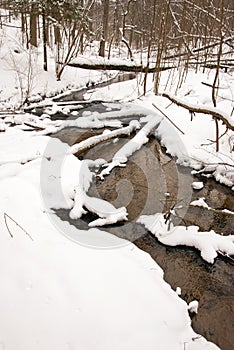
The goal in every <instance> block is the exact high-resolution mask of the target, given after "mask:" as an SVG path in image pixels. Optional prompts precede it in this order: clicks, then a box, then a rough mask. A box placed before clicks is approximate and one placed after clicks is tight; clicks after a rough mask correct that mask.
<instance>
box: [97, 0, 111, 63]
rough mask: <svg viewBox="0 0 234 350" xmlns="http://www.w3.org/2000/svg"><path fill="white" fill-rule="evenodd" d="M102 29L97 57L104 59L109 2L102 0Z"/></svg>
mask: <svg viewBox="0 0 234 350" xmlns="http://www.w3.org/2000/svg"><path fill="white" fill-rule="evenodd" d="M103 5H104V10H103V29H102V37H101V40H100V47H99V56H102V57H105V43H106V41H107V38H108V22H109V0H103Z"/></svg>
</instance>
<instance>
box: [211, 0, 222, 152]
mask: <svg viewBox="0 0 234 350" xmlns="http://www.w3.org/2000/svg"><path fill="white" fill-rule="evenodd" d="M220 11H221V16H220V45H219V51H218V57H217V67H216V73H215V77H214V81H213V86H212V101H213V105H214V107H216V105H217V103H216V91H217V92H218V89H216V83H217V81H218V79H219V69H220V60H221V56H222V50H223V39H224V38H223V33H222V30H223V0H221V3H220ZM214 119H215V128H216V132H215V133H216V152H218V151H219V123H218V120H217V118H215V117H214Z"/></svg>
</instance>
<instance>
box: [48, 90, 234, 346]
mask: <svg viewBox="0 0 234 350" xmlns="http://www.w3.org/2000/svg"><path fill="white" fill-rule="evenodd" d="M86 91H87V89H84V90H82V91H80V92H77V93H73V94H72V95H68V96H66V97H65V98H64V99H63V101H69V100H74V99H76V100H82V97H83V94H84V92H86ZM94 110H97V111H99V112H104V111H105V110H106V105H105V104H102V103H95V104H94V103H91V104H86V105H85V106H84V108H82V109H80V110H79V115H82V113H83V112H84V111H94ZM58 117H60V118H63V117H64V116H61V115H60V116H58V115H56V116H55V117H54V118H55V119H56V118H58ZM76 117H77V116H76ZM69 119H70V118H69ZM130 119H131V118H130ZM132 119H134V116H132ZM128 121H129V118H128ZM102 131H103V130H100V129H99V130H89V129H78V128H74V127H69V128H65V129H63V130H61V131H59V132H58V133H56V134H54V135H53V137H57V138H59V139H60V140H62V141H64V142H66V143H68V144H69V145H72V144H74V143H77V142H79V141H82V140H84V139H86V138H88V137H90V136H93V135H96V134H99V133H101V132H102ZM126 141H127V137H121V138H119V139H118V141H117V142H113V141H109V142H108V147H107V144H106V143H103V144H99V145H98V146H95V147H94V148H93V149H91V150H89V151H87V152H86V153H85V154H83V155H82V157H79V158H80V159H97V158H104V159H106V160H107V161H110V160H111V158H112V156H113V155H114V154H115V152H116V151H117V150H118V149H119V148H120V147H122V146H123V144H125V143H126ZM191 170H192V169H190V168H185V167H181V166H178V165H177V164H176V163H175V161H174V160H173V159H172V158H171V157H169V156H168V155H167V154H166V152H165V149H163V148H162V147H161V146H160V143H159V142H158V140H156V139H155V137H153V136H151V137H150V141H149V142H148V143H147V144H146V145H145V146H144V147H143V148H141V149H140V150H139V151H138V152H136V153H135V154H133V155H132V157H131V158H130V160H129V162H128V163H127V165H126V167H124V168H115V169H114V170H113V171H112V172H111V174H110V175H109V176H107V177H106V178H105V180H104V181H102V180H100V179H98V178H97V180H96V183H94V184H93V185H92V186H91V188H90V191H89V194H90V195H94V196H99V197H101V198H103V199H105V200H108V201H109V202H111V203H112V204H113V205H115V206H116V207H121V206H126V208H127V211H128V221H127V222H126V223H118V224H115V225H111V226H108V227H103V228H101V229H103V230H105V231H108V232H111V233H112V234H114V235H117V236H119V237H121V238H126V239H128V240H130V241H132V242H134V244H136V245H137V246H138V247H139V248H140V249H142V250H144V251H145V252H147V253H149V254H150V255H151V257H152V258H153V259H154V260H155V261H156V262H157V263H158V264H159V265H160V266H161V267H162V269H163V270H164V278H165V280H166V281H167V282H168V283H169V284H170V285H171V287H172V288H173V289H174V290H175V289H176V288H177V287H180V288H181V290H182V293H181V298H183V299H184V300H185V301H186V302H187V303H189V302H190V301H192V300H194V299H196V300H198V301H199V308H198V314H192V315H191V319H192V326H193V329H194V330H195V331H196V332H197V333H200V334H202V335H204V336H205V337H206V338H207V339H208V340H210V341H212V342H214V343H215V344H217V345H218V346H219V347H220V348H221V349H222V350H232V349H233V343H234V333H233V329H234V288H233V287H234V279H233V275H232V272H233V264H234V263H233V260H232V259H231V258H227V257H224V256H221V255H219V256H218V258H217V259H216V261H215V263H214V264H213V265H211V264H209V263H207V262H205V261H204V260H202V258H201V257H200V252H199V251H197V250H196V249H193V248H189V247H183V246H180V247H167V246H164V245H162V244H161V243H159V242H158V240H157V239H156V238H155V237H154V236H153V235H152V234H151V233H149V232H148V231H147V230H146V229H145V227H143V226H142V225H140V224H137V223H136V220H137V218H138V217H139V215H142V214H154V213H156V212H165V211H166V210H168V209H169V208H170V207H171V206H172V203H173V201H180V200H182V201H183V202H186V203H187V204H188V203H190V202H191V201H192V200H195V199H198V198H199V197H205V200H206V202H207V203H208V205H209V206H210V207H211V208H215V209H224V208H225V209H229V210H230V211H234V199H233V192H232V191H231V189H230V188H228V187H226V186H223V185H221V184H219V183H217V182H216V181H214V180H213V179H211V178H207V177H204V176H202V175H196V176H193V175H191ZM193 181H203V183H204V187H203V188H202V189H201V190H192V182H193ZM56 213H57V215H58V216H59V217H60V218H61V219H62V220H67V221H69V222H70V223H71V224H72V225H74V226H76V227H78V228H85V229H88V222H90V221H91V220H92V219H93V215H91V214H87V215H85V217H84V218H83V217H82V220H79V219H78V220H71V219H70V218H69V215H68V214H69V211H68V210H63V209H61V210H57V211H56ZM182 217H183V221H181V219H179V221H180V224H182V225H185V224H186V225H197V226H199V227H200V230H202V231H209V230H211V229H213V230H214V231H215V232H217V233H222V234H224V235H228V234H234V225H233V215H231V214H228V213H222V212H219V211H210V210H207V209H205V208H202V207H191V206H189V205H187V206H186V208H185V211H184V212H183V213H182ZM130 297H131V296H130Z"/></svg>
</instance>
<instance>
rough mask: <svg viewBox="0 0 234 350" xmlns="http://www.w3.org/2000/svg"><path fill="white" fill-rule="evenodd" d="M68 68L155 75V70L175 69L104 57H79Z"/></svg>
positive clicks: (168, 66)
mask: <svg viewBox="0 0 234 350" xmlns="http://www.w3.org/2000/svg"><path fill="white" fill-rule="evenodd" d="M68 66H71V67H76V68H83V69H91V70H99V69H100V70H119V71H123V72H146V71H147V72H148V73H153V72H155V70H156V69H157V70H161V71H164V70H167V69H172V68H175V67H174V66H171V65H166V64H165V65H163V66H162V67H155V63H152V64H150V66H149V68H148V67H147V65H144V64H141V63H136V62H134V61H131V60H124V59H117V58H112V59H105V58H103V57H90V58H86V57H77V58H75V59H74V60H72V61H71V62H70V63H68Z"/></svg>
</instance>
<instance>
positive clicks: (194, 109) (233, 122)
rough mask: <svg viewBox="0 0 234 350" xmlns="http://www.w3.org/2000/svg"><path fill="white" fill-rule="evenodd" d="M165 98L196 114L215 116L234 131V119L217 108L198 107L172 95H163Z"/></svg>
mask: <svg viewBox="0 0 234 350" xmlns="http://www.w3.org/2000/svg"><path fill="white" fill-rule="evenodd" d="M163 96H164V97H166V98H168V99H169V100H170V101H172V102H173V103H176V104H177V105H178V106H180V107H183V108H186V109H188V110H189V111H191V112H194V113H203V114H209V115H212V116H214V117H215V118H217V119H220V120H222V122H223V123H224V124H225V125H226V126H227V127H228V128H229V129H231V130H232V131H234V119H233V118H230V117H229V115H228V114H226V113H224V112H223V111H221V110H220V109H218V108H216V107H211V106H209V107H205V106H204V105H196V104H193V103H188V102H184V101H183V100H182V99H180V98H178V97H176V96H174V95H172V94H170V93H163Z"/></svg>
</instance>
